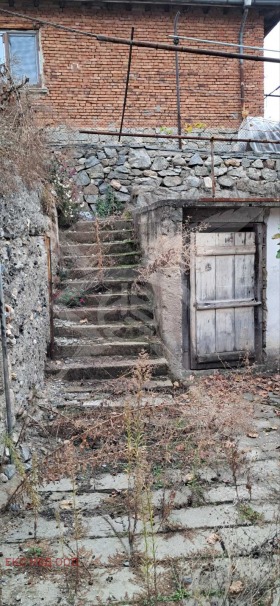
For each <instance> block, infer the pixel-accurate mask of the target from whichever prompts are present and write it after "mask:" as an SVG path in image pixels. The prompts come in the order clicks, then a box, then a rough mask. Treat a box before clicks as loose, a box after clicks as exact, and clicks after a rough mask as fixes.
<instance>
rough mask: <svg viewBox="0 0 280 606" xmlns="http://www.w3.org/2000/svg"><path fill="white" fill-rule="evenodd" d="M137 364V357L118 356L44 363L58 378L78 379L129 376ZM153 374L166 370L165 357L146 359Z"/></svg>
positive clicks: (163, 372)
mask: <svg viewBox="0 0 280 606" xmlns="http://www.w3.org/2000/svg"><path fill="white" fill-rule="evenodd" d="M136 364H137V358H135V359H133V358H129V359H127V358H124V357H118V356H110V357H105V356H104V357H102V358H101V359H100V358H94V357H92V358H81V359H74V360H73V359H72V358H69V359H66V360H64V361H63V362H60V361H55V360H54V361H51V362H48V363H47V365H46V372H47V374H48V375H55V376H56V377H57V378H59V379H60V380H63V381H64V380H67V381H80V380H87V379H103V380H106V379H107V380H110V379H114V378H116V377H120V376H126V377H127V376H130V375H132V373H133V370H134V368H135V366H136ZM147 364H148V366H149V367H150V369H151V372H152V374H153V376H156V377H157V376H163V375H166V374H167V372H168V365H167V361H166V359H165V358H155V359H149V360H148V363H147Z"/></svg>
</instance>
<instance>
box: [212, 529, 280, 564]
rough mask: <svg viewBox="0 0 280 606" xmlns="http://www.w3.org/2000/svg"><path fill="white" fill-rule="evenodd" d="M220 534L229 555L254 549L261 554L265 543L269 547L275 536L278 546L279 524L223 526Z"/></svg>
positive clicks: (244, 553) (245, 553)
mask: <svg viewBox="0 0 280 606" xmlns="http://www.w3.org/2000/svg"><path fill="white" fill-rule="evenodd" d="M219 536H221V537H222V539H223V541H224V544H225V547H226V550H227V553H228V554H229V555H235V556H236V555H247V554H249V553H251V552H252V551H254V552H255V553H257V554H259V555H261V554H262V553H264V550H265V545H267V547H269V541H272V540H273V539H274V537H276V541H275V546H276V543H277V540H279V526H278V525H277V524H265V525H263V526H260V525H255V526H239V527H236V528H221V529H220V530H219Z"/></svg>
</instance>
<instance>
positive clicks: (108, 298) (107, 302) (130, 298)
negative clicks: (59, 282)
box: [58, 293, 149, 307]
mask: <svg viewBox="0 0 280 606" xmlns="http://www.w3.org/2000/svg"><path fill="white" fill-rule="evenodd" d="M81 299H82V300H83V301H84V303H83V304H82V307H87V306H89V307H95V306H96V307H106V306H112V305H114V306H115V307H120V305H121V306H123V307H128V306H129V305H143V303H145V302H149V296H148V294H144V293H143V294H142V295H132V294H131V295H130V294H127V295H122V294H115V295H112V294H108V295H106V294H102V295H81ZM58 303H59V300H58Z"/></svg>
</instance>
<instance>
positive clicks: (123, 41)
mask: <svg viewBox="0 0 280 606" xmlns="http://www.w3.org/2000/svg"><path fill="white" fill-rule="evenodd" d="M236 4H237V5H238V4H239V2H237V3H236ZM278 4H279V0H277V1H276V2H275V5H278ZM0 13H3V14H5V15H11V16H12V17H20V18H21V19H25V20H27V21H31V22H32V23H38V24H39V25H48V26H50V27H53V28H55V29H61V30H63V31H66V32H70V33H74V34H78V35H79V36H87V37H88V38H94V39H95V40H98V41H99V42H110V43H112V44H124V45H127V46H129V45H131V46H137V47H139V48H153V49H155V50H166V51H173V52H174V51H175V52H176V51H177V52H181V53H190V54H192V55H204V56H205V55H206V56H209V57H225V58H228V59H240V58H241V55H240V53H224V52H222V51H212V50H206V49H205V50H204V49H198V48H197V49H194V48H189V47H186V46H181V47H179V48H178V47H176V46H172V45H170V44H157V43H153V42H143V41H141V40H139V41H138V42H134V41H131V40H127V39H125V38H112V37H110V36H102V35H100V34H94V33H92V32H85V31H81V30H78V29H75V28H72V27H67V26H65V25H60V24H59V23H54V22H52V21H46V20H45V19H37V18H36V17H29V16H28V15H24V14H22V13H17V12H14V11H8V10H6V9H3V8H0ZM242 58H243V59H244V61H262V62H265V63H280V59H275V58H274V57H261V56H260V55H255V56H254V55H242Z"/></svg>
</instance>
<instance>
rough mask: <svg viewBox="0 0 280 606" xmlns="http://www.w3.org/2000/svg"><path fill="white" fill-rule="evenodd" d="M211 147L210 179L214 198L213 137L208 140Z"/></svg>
mask: <svg viewBox="0 0 280 606" xmlns="http://www.w3.org/2000/svg"><path fill="white" fill-rule="evenodd" d="M210 149H211V179H212V196H213V198H215V192H216V183H215V172H214V171H215V164H214V137H211V141H210Z"/></svg>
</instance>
